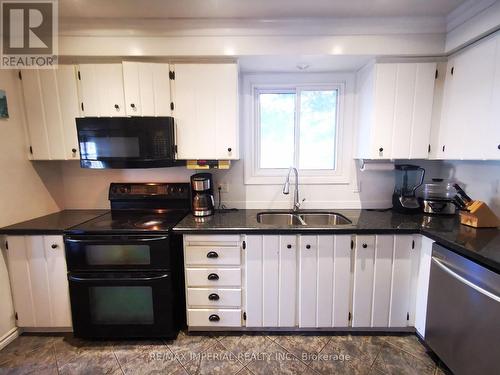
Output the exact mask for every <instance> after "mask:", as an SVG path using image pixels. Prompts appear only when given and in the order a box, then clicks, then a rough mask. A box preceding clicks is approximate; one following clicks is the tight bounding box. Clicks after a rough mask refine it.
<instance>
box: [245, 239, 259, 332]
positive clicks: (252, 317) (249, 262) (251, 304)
mask: <svg viewBox="0 0 500 375" xmlns="http://www.w3.org/2000/svg"><path fill="white" fill-rule="evenodd" d="M245 241H246V250H245V272H244V275H245V283H244V285H245V307H246V313H247V320H246V326H247V327H263V296H264V288H263V284H264V279H263V275H264V273H263V270H264V264H263V263H262V260H263V245H264V243H263V237H262V236H246V239H245Z"/></svg>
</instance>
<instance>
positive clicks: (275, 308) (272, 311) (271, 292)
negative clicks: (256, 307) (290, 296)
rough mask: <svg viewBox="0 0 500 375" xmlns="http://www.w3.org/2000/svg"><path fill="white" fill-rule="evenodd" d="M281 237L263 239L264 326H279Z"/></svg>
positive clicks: (264, 237)
mask: <svg viewBox="0 0 500 375" xmlns="http://www.w3.org/2000/svg"><path fill="white" fill-rule="evenodd" d="M279 259H280V236H263V238H262V289H263V295H262V325H263V326H264V327H278V326H279V310H280V309H279V287H280V285H279V274H280V272H279Z"/></svg>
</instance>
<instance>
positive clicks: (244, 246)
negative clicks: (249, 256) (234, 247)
mask: <svg viewBox="0 0 500 375" xmlns="http://www.w3.org/2000/svg"><path fill="white" fill-rule="evenodd" d="M242 247H243V250H245V249H246V248H247V243H246V241H243V244H242Z"/></svg>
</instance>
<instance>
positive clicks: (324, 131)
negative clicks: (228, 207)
mask: <svg viewBox="0 0 500 375" xmlns="http://www.w3.org/2000/svg"><path fill="white" fill-rule="evenodd" d="M290 82H294V83H290ZM353 85H354V76H353V75H352V74H350V73H345V74H343V73H338V74H337V73H325V74H315V73H310V74H250V75H247V76H245V77H244V89H243V90H244V93H245V102H244V108H245V117H246V121H247V124H248V126H245V128H244V130H245V134H244V140H245V146H246V152H245V165H244V168H245V172H244V173H245V184H281V183H283V178H284V176H285V175H286V173H287V170H288V168H289V167H291V166H294V167H296V168H298V169H299V172H300V180H301V183H303V184H304V183H305V184H336V183H341V184H345V183H349V178H350V176H349V173H350V168H349V167H350V165H349V163H350V162H351V161H352V157H351V155H352V133H353V132H352V128H353V127H352V122H353V119H352V115H353V110H354V101H353V96H352V94H350V95H346V94H345V93H346V92H350V93H352V91H353Z"/></svg>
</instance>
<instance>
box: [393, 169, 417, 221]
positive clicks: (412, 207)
mask: <svg viewBox="0 0 500 375" xmlns="http://www.w3.org/2000/svg"><path fill="white" fill-rule="evenodd" d="M394 168H395V172H396V185H395V187H394V194H392V208H393V210H394V211H397V212H401V213H404V214H412V213H418V212H421V209H420V203H419V201H418V199H417V196H416V194H415V191H416V190H417V188H418V187H419V186H420V185H422V183H423V182H424V176H425V169H424V168H421V167H419V166H417V165H410V164H399V165H396V166H395V167H394Z"/></svg>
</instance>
